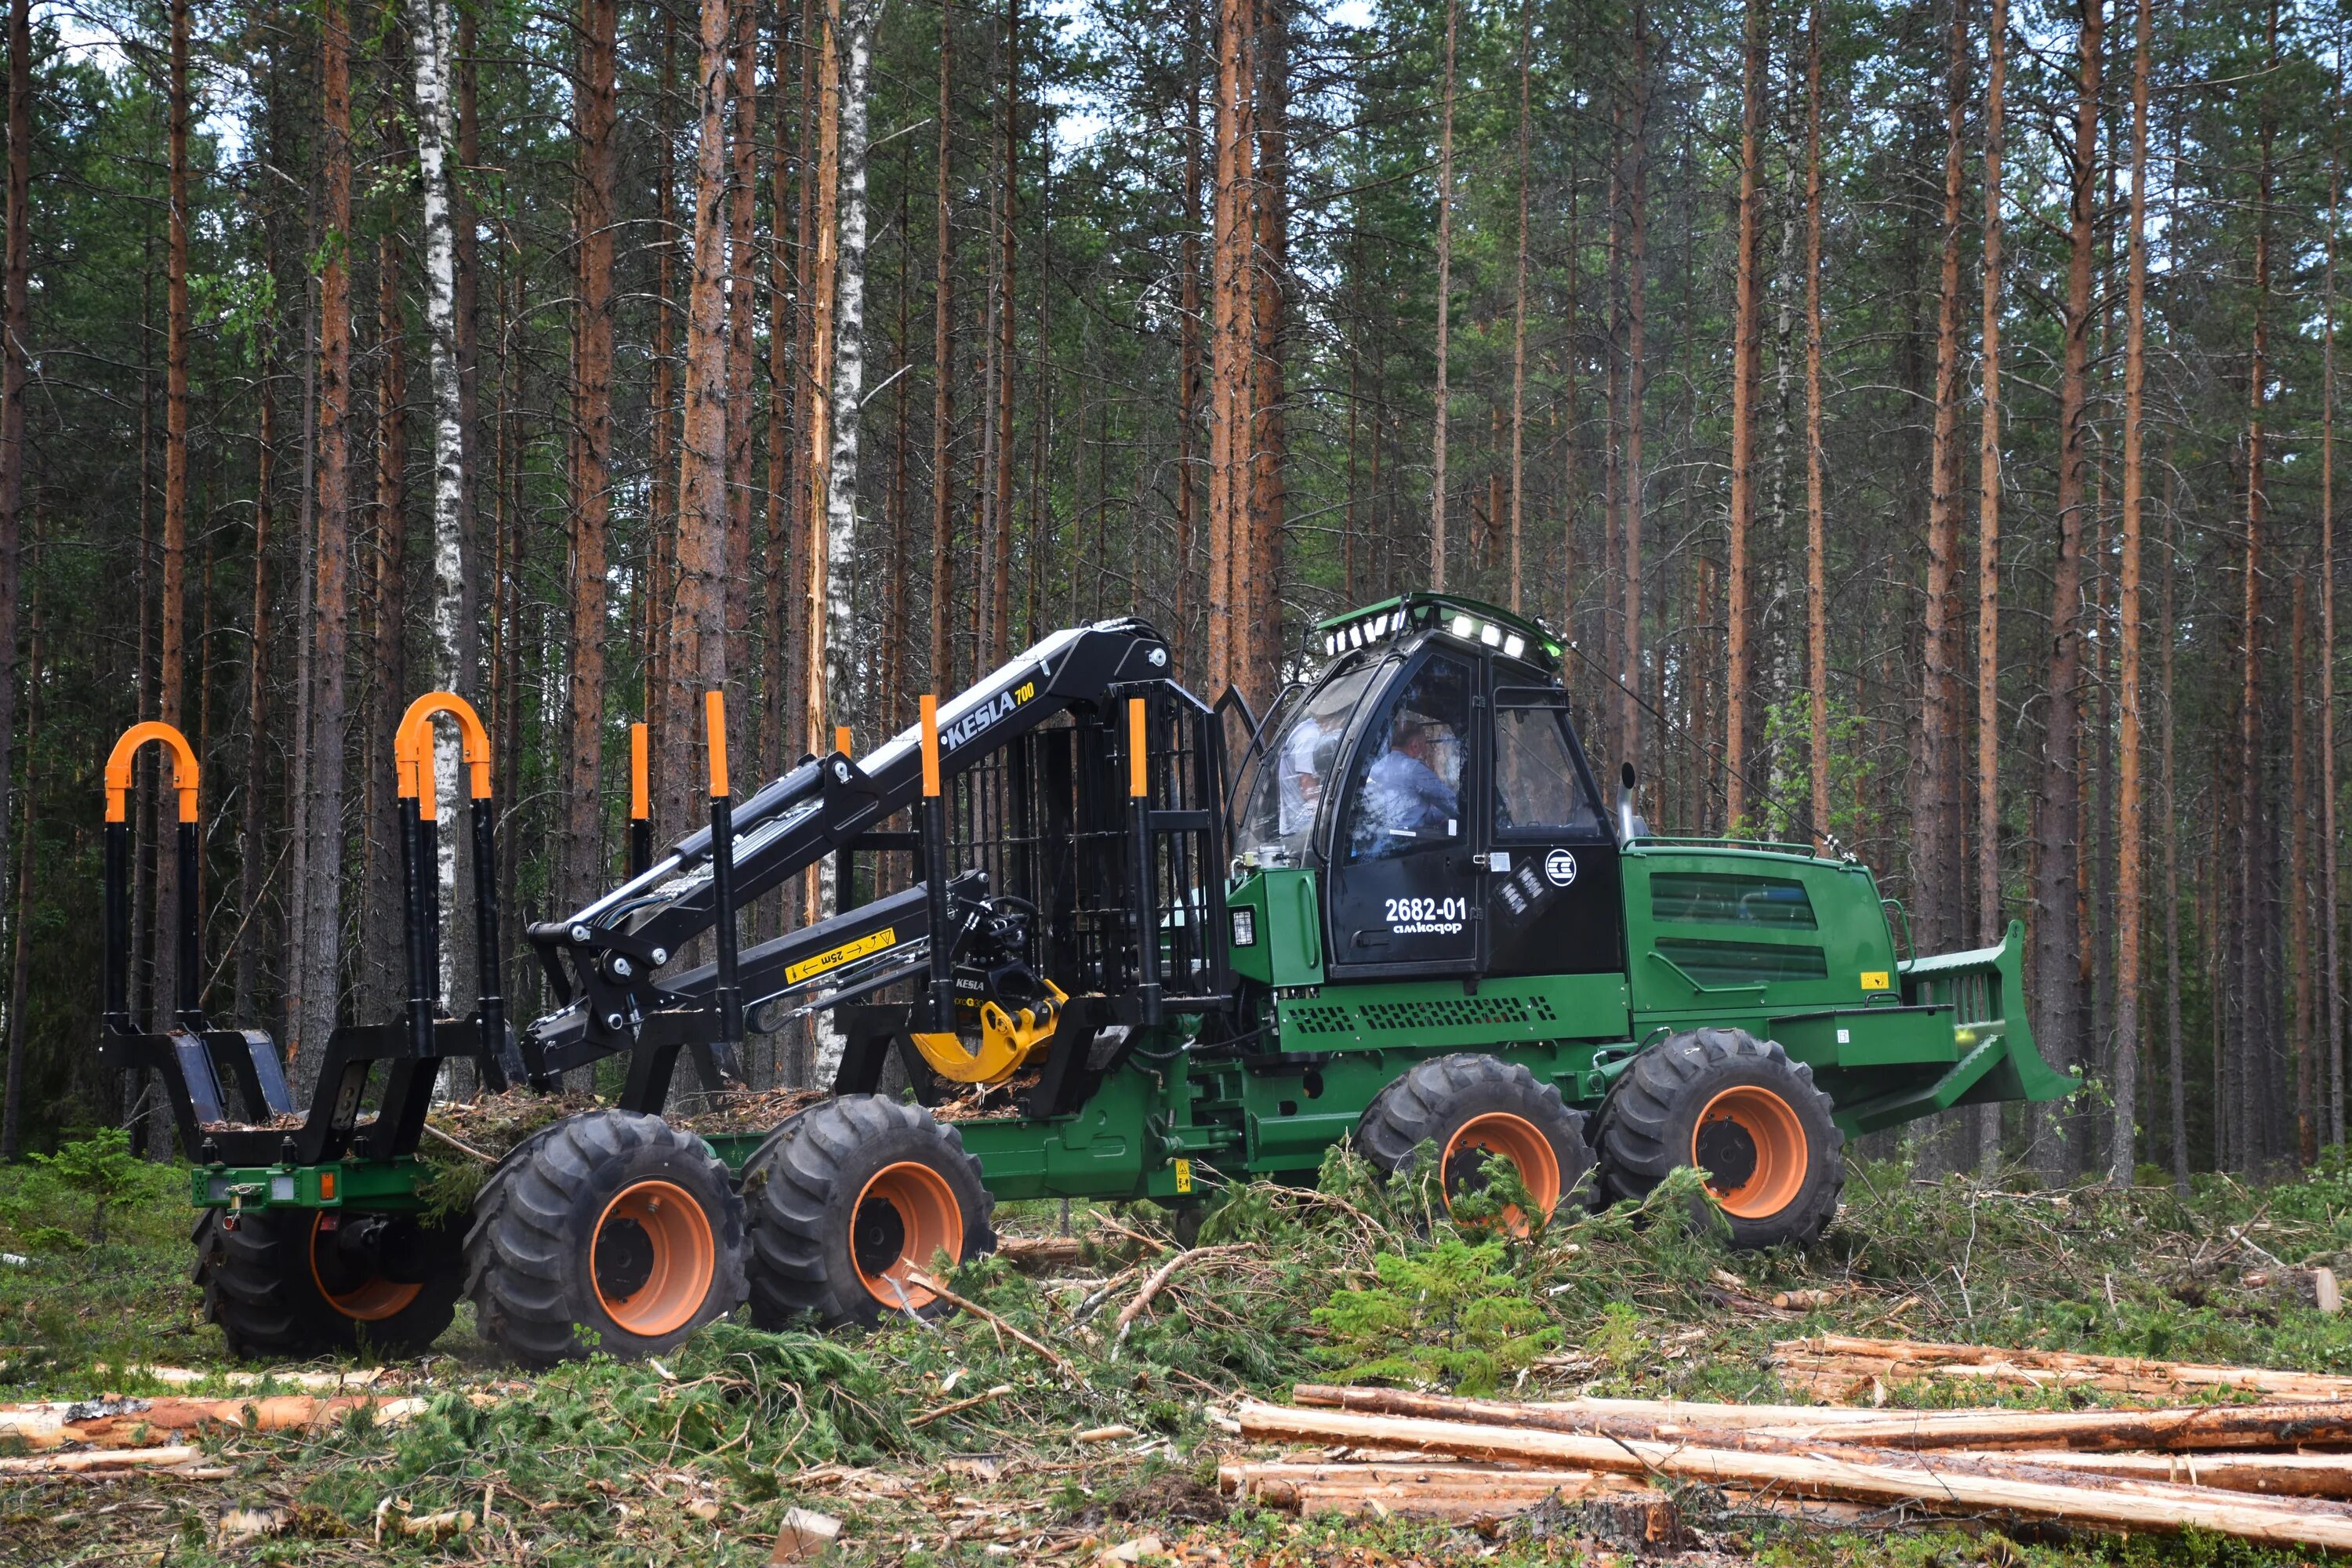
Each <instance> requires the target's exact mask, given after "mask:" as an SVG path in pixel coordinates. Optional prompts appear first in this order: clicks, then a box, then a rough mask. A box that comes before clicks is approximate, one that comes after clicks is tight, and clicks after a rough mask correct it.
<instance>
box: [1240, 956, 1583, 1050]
mask: <svg viewBox="0 0 2352 1568" xmlns="http://www.w3.org/2000/svg"><path fill="white" fill-rule="evenodd" d="M1275 1016H1276V1021H1277V1023H1278V1025H1279V1026H1280V1035H1281V1040H1282V1045H1283V1048H1284V1049H1286V1050H1294V1051H1332V1050H1360V1049H1364V1048H1367V1047H1391V1048H1393V1047H1442V1048H1444V1049H1449V1050H1454V1049H1460V1048H1462V1047H1498V1046H1504V1045H1517V1044H1524V1043H1531V1042H1534V1041H1538V1040H1557V1039H1579V1040H1622V1039H1623V1038H1625V1027H1626V1016H1625V977H1624V976H1623V975H1622V974H1613V973H1612V974H1543V975H1533V976H1527V977H1521V978H1515V979H1510V980H1487V981H1483V982H1477V983H1473V984H1465V983H1464V982H1462V981H1460V980H1422V981H1401V982H1381V981H1365V982H1360V983H1355V984H1344V985H1325V986H1321V987H1319V988H1308V989H1304V990H1300V991H1297V992H1289V993H1284V994H1279V995H1278V996H1277V997H1276V1002H1275Z"/></svg>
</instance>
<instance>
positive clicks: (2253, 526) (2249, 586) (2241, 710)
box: [2236, 0, 2278, 1169]
mask: <svg viewBox="0 0 2352 1568" xmlns="http://www.w3.org/2000/svg"><path fill="white" fill-rule="evenodd" d="M2267 17H2268V31H2267V37H2268V40H2269V44H2270V48H2269V50H2268V51H2267V54H2266V64H2275V62H2276V57H2277V41H2278V7H2277V5H2276V0H2273V4H2272V5H2271V6H2270V7H2269V10H2268V13H2267ZM2259 113H2260V116H2261V125H2260V129H2259V131H2258V132H2257V138H2256V139H2257V142H2258V145H2259V148H2260V152H2259V154H2258V159H2259V161H2258V163H2257V168H2256V174H2255V202H2254V268H2253V299H2252V305H2253V313H2254V330H2253V345H2252V347H2253V353H2252V358H2251V361H2250V363H2249V365H2248V371H2247V377H2246V402H2247V411H2246V539H2245V557H2244V572H2243V575H2244V583H2243V587H2244V599H2243V616H2242V619H2241V621H2240V623H2239V647H2240V650H2241V653H2240V663H2239V672H2240V678H2241V679H2240V687H2239V693H2238V756H2237V766H2238V779H2237V784H2238V856H2237V871H2238V907H2237V910H2236V918H2237V932H2236V934H2237V943H2238V986H2239V994H2240V1002H2239V1006H2240V1010H2241V1018H2242V1023H2241V1026H2240V1030H2239V1036H2240V1038H2241V1040H2242V1042H2243V1047H2242V1051H2241V1058H2242V1060H2241V1061H2240V1062H2239V1064H2238V1070H2239V1075H2240V1084H2241V1088H2240V1094H2239V1110H2240V1140H2239V1143H2240V1147H2239V1159H2240V1163H2242V1165H2243V1166H2245V1167H2246V1168H2249V1169H2255V1168H2259V1167H2260V1166H2262V1165H2263V1164H2264V1163H2267V1161H2268V1158H2269V1155H2270V1153H2271V1150H2270V1148H2269V1147H2268V1140H2267V1139H2266V1138H2265V1137H2264V1136H2263V1132H2264V1130H2265V1128H2264V1124H2265V1121H2266V1119H2265V1118H2264V1117H2263V1116H2262V1115H2261V1114H2260V1113H2259V1107H2258V1098H2259V1092H2260V1091H2259V1089H2256V1088H2254V1087H2253V1086H2255V1085H2258V1084H2260V1083H2262V1082H2263V1081H2264V1079H2266V1078H2267V1072H2266V1070H2265V1069H2266V1068H2267V1066H2268V1058H2269V1057H2270V1055H2271V1053H2272V1051H2273V1048H2274V1047H2273V1041H2272V1040H2271V1039H2270V1038H2269V1037H2268V1031H2267V1030H2266V1029H2264V1028H2263V1020H2264V1018H2265V1016H2266V1014H2267V1013H2268V1011H2269V1007H2268V1003H2269V996H2268V987H2267V986H2266V984H2264V973H2263V972H2264V969H2265V968H2266V961H2267V957H2268V955H2267V953H2266V952H2265V951H2264V944H2263V933H2262V925H2263V920H2264V918H2265V916H2266V914H2267V912H2268V911H2267V909H2266V904H2267V900H2266V899H2265V898H2264V896H2263V887H2262V882H2263V879H2264V872H2265V870H2266V867H2265V865H2264V862H2265V861H2266V859H2267V855H2266V854H2265V852H2264V846H2263V830H2264V828H2265V826H2266V825H2267V824H2266V817H2265V816H2264V813H2263V799H2262V763H2263V754H2262V731H2263V690H2262V668H2263V571H2264V570H2265V569H2266V568H2265V565H2264V563H2263V547H2264V544H2265V540H2264V538H2263V524H2264V523H2265V521H2267V520H2268V515H2269V510H2270V479H2269V473H2268V471H2267V463H2268V460H2269V453H2268V451H2267V449H2266V447H2265V445H2264V442H2265V438H2266V436H2267V431H2266V429H2265V422H2266V421H2265V416H2266V415H2267V414H2268V412H2269V405H2270V287H2271V211H2270V209H2271V181H2272V168H2271V149H2272V141H2273V136H2274V135H2275V133H2276V127H2275V126H2274V124H2273V121H2272V117H2271V108H2270V100H2269V98H2268V96H2267V95H2266V94H2265V95H2264V96H2263V103H2262V107H2261V109H2260V110H2259Z"/></svg>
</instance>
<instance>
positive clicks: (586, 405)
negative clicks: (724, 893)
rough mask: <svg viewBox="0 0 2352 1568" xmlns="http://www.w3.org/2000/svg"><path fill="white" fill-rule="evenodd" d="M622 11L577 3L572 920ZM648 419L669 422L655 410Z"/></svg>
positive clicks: (590, 837)
mask: <svg viewBox="0 0 2352 1568" xmlns="http://www.w3.org/2000/svg"><path fill="white" fill-rule="evenodd" d="M619 31H620V7H619V5H618V3H617V0H581V6H580V81H579V86H578V88H577V89H576V90H575V91H574V93H573V95H572V128H573V135H574V137H575V138H576V141H577V145H578V148H579V158H580V163H579V171H578V175H577V184H575V185H574V186H573V187H572V213H573V227H574V230H575V234H576V240H575V244H576V246H577V262H576V264H575V265H576V270H575V272H574V278H573V288H574V289H575V290H576V291H577V294H578V303H577V305H576V307H575V309H574V314H573V326H572V539H571V545H572V559H571V590H572V636H571V648H570V654H571V660H570V662H571V668H572V692H571V696H572V711H571V721H570V724H569V727H568V731H567V734H566V737H565V744H566V749H565V754H564V773H565V780H564V786H563V805H562V820H563V824H564V826H563V835H562V851H561V854H562V859H561V862H560V864H559V866H558V867H557V868H556V869H557V874H558V878H559V881H558V893H557V897H556V900H555V901H556V904H557V905H558V907H559V908H562V909H565V910H572V909H577V908H579V907H580V906H581V905H582V904H583V903H585V902H586V901H587V900H590V899H592V898H593V897H594V896H595V894H596V892H597V889H599V888H600V887H601V886H602V884H603V881H604V879H603V877H602V875H601V872H602V870H603V868H604V857H603V853H602V850H603V843H604V796H603V783H604V617H605V598H604V580H605V577H606V574H607V571H608V565H609V557H608V554H607V543H606V531H607V529H608V527H609V524H610V521H611V517H612V504H613V498H612V492H611V489H610V485H611V479H610V477H609V476H610V474H611V472H612V464H613V251H614V228H613V224H614V213H613V190H614V185H615V184H616V183H617V181H618V178H619V163H620V158H619V147H618V144H617V142H616V141H615V138H614V125H615V121H616V118H617V97H616V89H615V84H614V77H615V73H616V71H617V68H618V54H619ZM654 417H655V419H656V421H659V420H661V419H663V418H665V417H667V411H666V410H663V409H660V408H656V410H655V411H654Z"/></svg>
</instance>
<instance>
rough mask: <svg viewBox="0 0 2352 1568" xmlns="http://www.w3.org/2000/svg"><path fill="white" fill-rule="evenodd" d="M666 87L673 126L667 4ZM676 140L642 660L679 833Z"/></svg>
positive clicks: (664, 203)
mask: <svg viewBox="0 0 2352 1568" xmlns="http://www.w3.org/2000/svg"><path fill="white" fill-rule="evenodd" d="M661 34H662V47H661V90H660V92H659V94H658V95H657V96H656V100H655V101H656V104H657V105H658V106H659V110H660V113H661V116H662V119H663V121H664V122H665V123H667V122H668V120H669V116H670V99H671V97H672V90H673V88H674V87H675V85H676V82H677V13H676V12H675V11H672V10H670V9H668V8H667V7H665V8H664V9H663V12H662V26H661ZM674 145H675V143H674V142H672V140H671V139H670V138H667V137H665V138H663V139H662V143H661V153H660V156H659V158H658V159H657V160H656V163H655V168H656V179H655V181H654V233H655V235H656V241H655V245H654V298H653V314H654V322H653V327H654V342H653V383H654V384H653V406H652V408H651V409H650V410H648V414H649V418H648V419H647V421H646V423H647V424H649V425H650V426H652V430H651V432H650V439H649V440H648V442H647V443H646V445H647V447H648V448H649V450H648V453H647V456H648V458H650V461H649V463H648V469H649V471H648V472H647V474H646V489H647V491H648V492H649V495H650V498H651V508H652V512H651V515H650V516H649V517H647V518H646V545H645V552H646V566H645V578H646V587H645V605H644V610H645V619H644V624H643V625H642V626H641V627H640V628H639V631H640V635H641V636H642V637H643V638H644V644H643V649H644V651H643V654H642V658H643V659H644V662H645V676H644V692H645V695H644V698H643V700H644V703H645V720H646V747H647V751H648V752H649V753H650V755H649V756H648V758H647V762H648V763H649V766H650V770H651V772H652V774H653V776H652V778H651V780H650V781H649V784H650V789H651V794H652V796H653V799H652V802H651V805H652V808H653V812H654V819H655V822H656V826H657V828H658V829H659V830H661V831H665V832H674V831H677V829H678V828H680V827H681V826H684V824H683V820H682V818H681V816H679V812H680V811H681V809H682V804H681V803H682V802H683V801H684V800H685V799H686V796H687V795H688V793H689V786H688V781H687V777H686V771H687V761H686V755H687V754H686V746H687V738H686V737H685V736H682V735H680V734H678V733H677V725H678V724H685V723H688V722H690V716H689V715H687V714H683V713H681V714H679V715H678V716H677V722H676V723H673V722H672V721H671V715H670V704H669V698H670V693H671V689H672V688H671V686H670V670H669V637H670V618H671V612H672V610H673V608H674V606H675V604H676V582H677V552H676V545H677V478H678V462H677V452H676V451H675V449H674V448H673V447H672V443H671V437H672V435H673V433H674V432H675V431H676V430H677V425H676V423H675V421H676V420H677V417H678V416H677V413H675V412H673V410H674V409H675V408H676V406H677V405H676V395H677V362H676V361H675V359H674V358H673V357H672V354H673V352H674V350H675V348H676V343H675V342H674V340H673V339H672V338H671V336H670V320H669V317H670V310H671V308H672V307H671V299H672V295H671V281H672V279H673V278H674V277H675V276H676V272H677V268H676V267H675V265H674V263H675V262H676V259H677V234H676V229H677V222H676V218H677V214H676V211H675V210H674V208H673V207H672V205H671V190H672V187H673V186H675V185H676V184H677V162H676V158H675V155H674V153H673V152H672V148H673V146H674Z"/></svg>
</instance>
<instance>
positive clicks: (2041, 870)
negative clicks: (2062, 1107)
mask: <svg viewBox="0 0 2352 1568" xmlns="http://www.w3.org/2000/svg"><path fill="white" fill-rule="evenodd" d="M2105 6H2106V0H2083V5H2082V21H2081V26H2080V29H2079V32H2078V36H2077V38H2076V42H2077V45H2078V46H2079V48H2080V67H2079V75H2078V77H2077V89H2078V91H2077V96H2076V100H2075V116H2074V149H2073V153H2074V157H2073V167H2072V169H2071V170H2070V173H2069V178H2070V183H2071V185H2072V192H2071V196H2070V202H2069V212H2070V215H2071V221H2070V224H2069V228H2068V243H2069V259H2068V265H2067V273H2066V297H2065V303H2064V309H2063V334H2064V344H2063V351H2062V364H2061V372H2060V378H2059V389H2058V494H2057V503H2058V557H2057V560H2056V562H2055V563H2054V564H2053V568H2052V572H2051V589H2050V664H2049V677H2048V691H2047V698H2048V711H2049V717H2048V720H2047V721H2046V723H2045V727H2044V739H2043V752H2042V786H2041V792H2040V795H2039V798H2038V799H2037V800H2036V802H2035V805H2034V838H2035V840H2036V842H2035V846H2034V849H2035V854H2034V889H2033V895H2034V900H2033V901H2034V909H2033V921H2032V925H2033V932H2034V935H2033V946H2034V959H2035V962H2034V965H2033V985H2032V990H2033V993H2034V996H2033V1000H2034V1003H2035V1005H2036V1007H2037V1009H2038V1015H2039V1016H2037V1018H2036V1019H2035V1023H2034V1033H2035V1035H2036V1037H2038V1038H2039V1040H2040V1041H2041V1044H2042V1054H2043V1056H2044V1057H2046V1058H2049V1060H2050V1062H2051V1064H2052V1065H2053V1067H2056V1068H2058V1070H2060V1071H2061V1072H2063V1071H2065V1070H2066V1069H2067V1068H2070V1067H2073V1066H2074V1065H2075V1064H2077V1063H2078V1062H2080V1061H2081V1060H2082V1059H2083V1051H2082V1040H2081V1037H2080V1026H2079V1021H2078V1017H2077V1014H2078V1010H2079V1008H2080V1006H2081V999H2082V981H2081V979H2080V972H2079V970H2078V969H2077V967H2076V958H2077V954H2078V947H2079V943H2078V940H2077V921H2076V909H2075V887H2074V883H2075V876H2074V848H2075V844H2076V840H2077V837H2078V830H2079V827H2080V824H2081V814H2080V810H2079V807H2078V803H2077V796H2078V794H2079V786H2078V784H2077V780H2076V776H2075V775H2076V772H2077V767H2078V757H2079V752H2080V746H2079V742H2078V737H2077V732H2076V731H2077V717H2076V714H2077V704H2078V702H2079V701H2080V693H2079V692H2078V691H2077V689H2076V688H2077V686H2078V685H2079V683H2080V681H2081V679H2082V670H2083V660H2082V628H2081V626H2080V625H2079V624H2078V623H2079V620H2080V618H2081V615H2082V571H2083V531H2084V522H2085V521H2086V511H2087V505H2086V502H2085V499H2084V489H2085V487H2084V440H2085V438H2086V437H2087V436H2088V433H2089V432H2088V426H2089V423H2090V414H2089V405H2090V361H2091V321H2092V316H2091V311H2092V300H2091V270H2092V264H2093V260H2094V257H2095V250H2096V248H2097V245H2096V235H2095V218H2096V204H2097V195H2098V181H2097V173H2098V157H2099V67H2100V63H2101V52H2100V51H2101V42H2100V36H2101V33H2102V32H2103V30H2104V26H2105ZM2032 1114H2033V1115H2034V1118H2035V1121H2036V1124H2037V1125H2039V1126H2042V1127H2044V1128H2048V1129H2052V1130H2054V1129H2055V1127H2056V1126H2058V1125H2060V1124H2061V1121H2060V1114H2059V1113H2057V1112H2048V1111H2038V1110H2037V1111H2036V1112H2033V1113H2032ZM2035 1155H2036V1158H2037V1160H2038V1161H2039V1163H2041V1165H2042V1168H2043V1169H2044V1170H2045V1171H2048V1172H2050V1173H2053V1174H2055V1173H2060V1172H2062V1171H2063V1170H2064V1169H2065V1168H2066V1165H2067V1163H2068V1157H2067V1154H2066V1152H2065V1151H2064V1150H2063V1148H2062V1147H2060V1146H2059V1142H2058V1141H2057V1140H2056V1139H2055V1138H2054V1137H2053V1138H2044V1139H2042V1140H2041V1141H2040V1142H2039V1145H2038V1146H2037V1148H2036V1150H2035Z"/></svg>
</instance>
